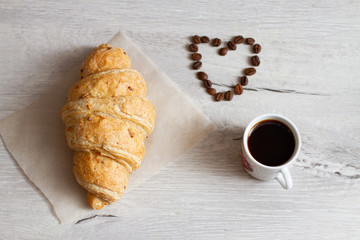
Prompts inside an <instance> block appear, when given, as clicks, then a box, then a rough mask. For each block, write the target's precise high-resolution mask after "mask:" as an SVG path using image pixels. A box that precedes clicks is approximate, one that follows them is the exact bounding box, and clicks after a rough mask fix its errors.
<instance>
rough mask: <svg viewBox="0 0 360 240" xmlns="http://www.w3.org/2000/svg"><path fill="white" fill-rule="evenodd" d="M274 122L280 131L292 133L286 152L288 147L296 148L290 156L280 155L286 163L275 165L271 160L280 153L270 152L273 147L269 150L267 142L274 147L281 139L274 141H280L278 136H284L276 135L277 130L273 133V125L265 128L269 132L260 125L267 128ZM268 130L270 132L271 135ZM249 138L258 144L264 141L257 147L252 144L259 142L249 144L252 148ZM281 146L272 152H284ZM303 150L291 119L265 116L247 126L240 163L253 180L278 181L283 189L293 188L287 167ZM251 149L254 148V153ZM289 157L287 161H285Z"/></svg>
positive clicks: (286, 140) (274, 115)
mask: <svg viewBox="0 0 360 240" xmlns="http://www.w3.org/2000/svg"><path fill="white" fill-rule="evenodd" d="M272 123H273V124H275V125H276V124H278V128H281V127H283V128H284V129H285V130H287V132H289V134H292V136H293V140H292V139H290V138H291V137H289V136H290V135H289V136H288V139H286V138H285V139H284V140H285V141H284V143H285V145H286V147H283V148H284V149H285V151H286V148H288V146H289V148H290V147H293V151H292V153H291V152H290V151H289V153H288V155H286V154H287V153H284V154H282V155H281V154H280V155H281V156H282V158H284V157H285V158H284V160H282V161H280V162H275V163H274V164H273V163H272V162H271V161H272V160H271V159H273V158H274V156H275V157H276V156H277V155H279V152H271V149H272V148H273V147H272V146H271V144H270V148H269V146H267V141H271V143H272V144H275V143H276V141H277V140H278V139H275V138H278V136H281V134H278V133H276V131H275V132H271V127H270V126H268V127H266V129H267V130H266V129H265V128H264V129H263V130H261V129H260V128H261V127H262V125H261V124H263V125H266V124H272ZM273 129H275V130H276V129H277V128H275V127H274V128H273ZM266 131H268V133H267V132H266ZM269 131H270V132H269ZM281 131H282V130H281ZM262 132H263V135H262ZM255 133H256V135H254V137H253V136H252V134H255ZM284 133H285V134H286V131H284ZM255 136H256V137H255ZM249 138H254V139H255V140H251V139H250V140H251V141H259V142H261V144H257V145H259V146H255V147H254V146H253V145H256V142H255V143H252V142H250V143H251V144H252V145H250V147H249ZM271 138H274V139H271ZM289 139H290V140H289ZM274 142H275V143H274ZM289 142H291V143H289ZM281 147H282V146H280V148H276V147H274V149H273V151H280V150H279V149H281V151H282V149H283V148H281ZM300 147H301V139H300V134H299V131H298V129H297V127H296V126H295V124H294V123H293V122H291V121H290V120H289V119H288V118H286V117H284V116H281V115H278V114H264V115H261V116H259V117H257V118H255V119H254V120H252V121H251V122H250V123H249V125H248V126H247V127H246V129H245V132H244V135H243V141H242V147H241V160H242V163H243V166H244V168H245V170H246V171H247V172H248V173H249V174H250V175H251V176H252V177H254V178H256V179H259V180H263V181H268V180H272V179H276V180H277V181H279V183H280V184H281V186H282V187H283V188H285V189H290V188H292V186H293V184H292V178H291V175H290V172H289V169H288V168H289V166H290V165H291V164H292V163H293V162H294V161H295V159H296V158H297V156H298V154H299V152H300ZM262 148H263V149H262ZM250 149H252V153H251V151H250ZM254 149H255V150H254ZM288 150H289V149H288ZM287 156H288V159H286V158H287ZM256 157H258V159H256ZM267 158H270V159H267ZM275 160H277V159H275Z"/></svg>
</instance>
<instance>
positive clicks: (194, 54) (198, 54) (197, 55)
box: [191, 53, 202, 61]
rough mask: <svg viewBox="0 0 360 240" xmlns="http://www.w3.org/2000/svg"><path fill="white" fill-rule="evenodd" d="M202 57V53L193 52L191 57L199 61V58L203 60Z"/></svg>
mask: <svg viewBox="0 0 360 240" xmlns="http://www.w3.org/2000/svg"><path fill="white" fill-rule="evenodd" d="M201 58H202V56H201V54H200V53H193V54H191V59H192V60H195V61H199V60H201Z"/></svg>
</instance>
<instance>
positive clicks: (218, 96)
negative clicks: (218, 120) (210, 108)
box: [215, 92, 224, 102]
mask: <svg viewBox="0 0 360 240" xmlns="http://www.w3.org/2000/svg"><path fill="white" fill-rule="evenodd" d="M223 99H224V94H223V93H222V92H219V93H217V94H216V95H215V101H217V102H220V101H222V100H223Z"/></svg>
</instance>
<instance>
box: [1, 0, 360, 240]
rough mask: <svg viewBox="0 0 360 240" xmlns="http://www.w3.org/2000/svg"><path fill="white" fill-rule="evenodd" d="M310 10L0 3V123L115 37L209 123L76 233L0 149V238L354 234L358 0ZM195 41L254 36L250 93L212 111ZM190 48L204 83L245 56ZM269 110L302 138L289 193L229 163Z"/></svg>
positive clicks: (358, 213) (359, 97) (286, 4)
mask: <svg viewBox="0 0 360 240" xmlns="http://www.w3.org/2000/svg"><path fill="white" fill-rule="evenodd" d="M320 2H321V1H309V0H306V1H296V2H295V1H242V2H241V1H222V2H219V1H213V2H212V3H206V2H203V1H182V2H181V3H177V1H173V2H171V1H123V2H119V1H112V2H107V3H100V1H92V2H89V1H56V2H55V1H54V2H53V3H50V2H49V3H48V2H46V1H10V0H8V1H6V0H3V1H0V36H1V40H0V50H1V54H0V65H1V68H0V117H5V116H7V115H9V114H11V113H13V112H15V111H17V110H20V109H21V108H23V107H25V106H27V105H28V104H29V103H30V102H32V101H34V100H35V99H36V98H37V97H39V96H41V95H42V94H43V93H44V92H45V91H46V90H47V89H48V88H49V87H50V86H51V85H52V84H53V83H54V82H55V81H56V80H58V79H59V78H61V77H63V76H64V75H65V74H66V73H67V72H69V71H70V70H71V69H73V67H74V66H78V65H79V64H80V62H81V61H82V58H83V57H84V56H86V55H87V54H88V52H83V51H80V50H79V49H84V48H83V47H84V46H86V47H93V46H95V45H97V44H100V43H103V42H106V41H108V40H109V39H110V38H111V37H112V36H113V35H114V34H115V33H117V31H118V30H124V31H126V33H127V34H128V35H129V37H130V38H132V39H133V40H134V41H135V42H136V43H137V44H138V45H139V46H140V47H141V48H142V49H143V50H144V51H145V52H146V53H147V54H148V55H149V56H150V58H152V59H153V60H154V61H155V62H156V63H157V64H158V65H159V66H160V67H161V68H162V69H163V70H164V71H165V72H166V73H167V74H168V75H169V76H170V77H171V78H172V79H173V81H174V82H175V83H176V84H177V86H178V87H179V88H181V89H182V90H183V91H184V92H186V94H187V95H188V97H189V98H191V99H192V101H193V102H194V103H195V104H196V105H197V106H198V107H199V108H200V109H201V110H202V111H203V112H204V113H205V114H206V115H207V116H208V117H209V118H210V119H211V120H212V121H213V122H214V123H215V124H216V125H217V127H218V130H217V131H216V132H214V133H213V134H212V135H211V136H210V137H208V138H207V139H205V140H204V141H202V142H201V143H199V144H198V145H197V146H196V147H195V148H194V149H192V150H191V151H190V152H189V153H187V154H186V155H185V156H183V157H182V158H181V159H178V160H177V161H176V162H174V163H173V164H172V165H171V166H170V167H168V168H166V169H165V170H163V171H161V172H160V174H158V175H156V176H154V177H153V178H152V179H151V180H149V181H147V182H146V183H144V184H142V185H141V186H140V187H139V188H137V189H135V190H134V191H132V192H131V193H129V194H127V195H125V196H124V197H123V199H121V204H118V206H119V208H122V210H123V214H122V215H121V216H117V217H94V218H92V219H89V220H85V221H82V222H80V223H79V224H76V225H64V224H62V225H60V224H59V222H58V220H57V219H56V218H55V217H54V215H53V213H52V212H51V208H50V205H49V204H48V202H47V200H46V198H45V197H44V196H43V195H42V194H41V193H40V191H39V190H38V189H37V188H36V187H35V186H34V185H33V184H32V183H31V182H30V181H29V180H28V179H27V178H26V176H25V175H24V174H23V173H22V171H21V169H20V168H19V166H18V165H17V164H16V163H15V162H14V161H13V159H12V157H11V156H10V154H9V153H8V152H7V151H6V149H5V147H4V144H3V142H1V143H0V161H1V168H0V233H1V234H0V239H58V238H59V239H60V238H61V239H70V238H74V239H173V238H174V239H244V238H246V239H250V238H251V239H360V144H359V142H360V137H359V136H360V127H359V126H360V125H359V123H360V94H359V91H360V82H359V81H360V54H359V48H360V41H359V40H360V14H359V10H360V2H359V1H356V0H354V1H326V3H320ZM323 2H325V1H323ZM194 34H199V35H208V36H209V37H220V38H221V39H223V40H228V39H230V38H231V37H232V36H235V35H237V34H242V35H244V36H251V37H254V38H255V39H256V40H257V42H259V43H260V44H261V45H262V47H263V51H262V52H261V54H260V58H261V61H262V63H261V65H260V67H259V69H258V73H257V74H256V75H255V76H252V77H250V79H249V85H248V87H249V88H252V89H254V90H256V91H249V90H246V91H244V94H243V95H242V96H237V97H234V99H233V101H231V102H222V103H216V102H214V101H213V100H212V99H211V97H210V96H209V95H207V94H206V93H205V91H204V89H203V88H202V87H201V84H200V81H198V80H196V78H195V76H194V71H193V70H191V69H190V68H189V66H190V64H191V61H190V60H189V52H188V51H187V49H186V46H187V44H188V43H189V37H190V36H192V35H194ZM200 48H201V49H200V51H201V52H204V53H205V54H204V61H203V62H204V66H203V70H205V71H206V72H208V74H209V76H210V79H211V80H213V81H214V82H215V83H218V84H222V85H231V84H234V83H235V82H236V81H238V80H237V76H239V75H240V72H241V69H243V68H244V65H245V63H246V61H245V58H243V57H244V56H247V55H248V54H249V53H250V52H249V50H248V49H247V48H246V47H243V48H242V50H238V51H237V52H236V54H235V53H234V54H233V53H232V54H229V56H226V57H224V58H220V57H218V55H217V54H216V53H215V52H214V51H213V50H211V47H203V46H200ZM218 89H219V90H220V87H218ZM223 89H224V90H226V87H224V88H223ZM269 112H275V113H280V114H284V115H286V116H287V117H289V118H290V119H292V120H293V121H294V122H295V124H296V125H297V126H298V128H299V129H300V133H301V135H302V140H303V141H302V144H303V145H302V149H301V153H300V156H299V158H298V160H297V161H296V162H295V164H294V165H293V166H292V168H291V169H290V171H291V173H292V176H293V181H294V188H293V189H292V190H289V191H286V190H283V189H282V188H281V187H280V185H279V184H278V183H277V182H275V181H270V182H260V181H257V180H254V179H252V178H251V177H249V176H248V175H247V174H246V173H245V172H244V170H243V169H242V165H241V162H240V160H239V150H240V141H239V140H238V139H239V138H240V137H241V135H242V132H243V130H244V128H245V127H246V125H247V123H248V122H249V121H250V120H251V119H252V118H254V117H256V116H258V115H260V114H263V113H269Z"/></svg>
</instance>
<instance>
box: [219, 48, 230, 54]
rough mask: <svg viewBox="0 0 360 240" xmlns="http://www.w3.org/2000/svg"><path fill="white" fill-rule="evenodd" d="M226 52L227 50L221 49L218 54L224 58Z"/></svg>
mask: <svg viewBox="0 0 360 240" xmlns="http://www.w3.org/2000/svg"><path fill="white" fill-rule="evenodd" d="M227 52H228V49H227V48H221V49H220V51H219V54H220V55H221V56H225V55H226V54H227Z"/></svg>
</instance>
